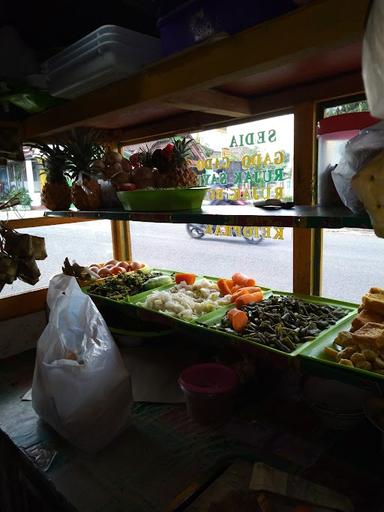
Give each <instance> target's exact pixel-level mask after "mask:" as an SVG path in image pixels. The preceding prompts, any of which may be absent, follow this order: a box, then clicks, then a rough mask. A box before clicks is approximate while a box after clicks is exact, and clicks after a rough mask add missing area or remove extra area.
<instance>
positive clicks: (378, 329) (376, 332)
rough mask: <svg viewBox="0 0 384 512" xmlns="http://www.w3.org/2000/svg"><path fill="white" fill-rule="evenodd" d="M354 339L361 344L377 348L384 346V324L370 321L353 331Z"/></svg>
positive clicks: (365, 346)
mask: <svg viewBox="0 0 384 512" xmlns="http://www.w3.org/2000/svg"><path fill="white" fill-rule="evenodd" d="M352 336H353V340H354V341H355V343H356V344H357V345H359V346H364V348H366V349H368V348H371V349H372V350H375V349H376V350H377V349H380V348H383V347H384V325H383V324H378V323H375V322H368V323H367V324H365V325H364V326H363V327H361V328H360V329H358V330H357V331H355V332H354V333H352Z"/></svg>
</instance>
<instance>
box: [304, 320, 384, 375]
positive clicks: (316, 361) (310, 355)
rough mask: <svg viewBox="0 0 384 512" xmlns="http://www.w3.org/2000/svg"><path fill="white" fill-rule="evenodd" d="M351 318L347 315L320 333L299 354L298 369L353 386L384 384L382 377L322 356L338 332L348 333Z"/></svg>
mask: <svg viewBox="0 0 384 512" xmlns="http://www.w3.org/2000/svg"><path fill="white" fill-rule="evenodd" d="M353 316H354V315H348V317H346V318H345V319H343V320H342V321H341V322H339V323H338V324H337V326H335V327H333V328H332V330H331V331H329V332H328V331H326V332H324V333H322V334H321V335H320V336H318V337H317V338H316V340H315V341H313V342H312V343H311V344H310V345H309V346H308V347H305V348H304V350H302V351H301V353H300V354H299V363H300V367H301V369H302V370H303V371H304V372H305V371H307V372H310V373H312V374H317V375H319V376H321V377H325V378H328V379H332V378H333V379H336V380H343V381H344V382H350V383H353V384H362V383H364V382H372V381H376V382H378V383H381V384H384V375H381V374H380V373H375V372H370V371H368V370H361V369H360V368H352V367H349V366H344V365H342V364H338V363H336V362H335V361H332V359H331V358H330V357H328V356H327V355H325V354H324V349H325V347H331V346H332V344H333V341H334V339H335V338H336V336H337V334H338V333H339V332H341V331H349V329H350V327H351V323H352V320H353Z"/></svg>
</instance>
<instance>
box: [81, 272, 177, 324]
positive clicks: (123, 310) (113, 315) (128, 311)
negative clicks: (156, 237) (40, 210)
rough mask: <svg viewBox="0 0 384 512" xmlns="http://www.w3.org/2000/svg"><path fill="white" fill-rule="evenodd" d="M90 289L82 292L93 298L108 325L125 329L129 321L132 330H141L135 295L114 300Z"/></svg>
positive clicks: (169, 273)
mask: <svg viewBox="0 0 384 512" xmlns="http://www.w3.org/2000/svg"><path fill="white" fill-rule="evenodd" d="M145 270H148V271H157V272H162V273H164V274H167V275H171V274H173V273H174V271H173V270H164V269H156V268H149V267H148V266H146V267H145ZM89 287H90V285H89V286H83V287H82V288H81V290H82V291H83V292H84V293H86V294H87V295H89V296H90V297H91V299H92V300H93V302H94V303H95V304H96V306H97V308H98V309H99V310H100V312H101V314H102V315H103V317H104V319H105V321H106V322H107V324H108V325H115V326H116V327H117V326H118V327H122V328H125V327H126V326H127V323H126V322H127V321H129V324H132V330H135V329H138V330H139V329H140V323H137V314H136V310H135V308H133V307H132V306H131V299H132V298H133V297H135V295H130V296H127V297H126V298H125V299H124V300H114V299H111V298H109V297H104V296H103V295H97V294H96V293H89V292H88V290H89ZM155 289H156V288H153V289H152V291H153V290H155ZM149 291H151V290H149ZM141 293H143V292H140V294H136V295H141ZM144 293H145V292H144ZM134 320H136V324H134V322H133V321H134ZM130 327H131V325H130Z"/></svg>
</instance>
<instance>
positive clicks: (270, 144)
mask: <svg viewBox="0 0 384 512" xmlns="http://www.w3.org/2000/svg"><path fill="white" fill-rule="evenodd" d="M186 136H187V137H188V138H190V139H192V140H193V142H192V143H191V149H192V152H193V156H192V158H191V160H192V166H193V168H194V169H195V172H196V173H197V175H198V178H199V184H200V185H202V186H208V187H210V190H209V192H208V193H207V195H206V197H205V201H204V206H208V205H209V206H219V205H222V204H226V205H230V206H232V207H233V211H234V213H236V210H237V209H238V208H239V207H241V206H246V205H248V206H249V207H252V206H253V204H254V202H255V201H260V200H266V199H270V198H276V199H281V200H283V201H291V200H292V196H293V170H292V162H293V115H286V116H279V117H274V118H269V119H265V120H263V121H253V122H249V123H242V124H238V125H234V126H227V127H224V128H219V129H214V130H207V131H204V132H199V133H194V134H188V135H186ZM169 142H170V140H169V139H166V140H162V141H157V142H155V143H154V142H149V143H148V144H147V145H145V144H143V145H136V146H127V147H125V148H124V154H125V156H126V157H130V156H131V155H133V154H134V153H136V152H137V151H139V150H140V147H141V146H142V147H145V146H148V148H150V149H151V150H155V149H158V148H164V147H165V146H166V145H167V144H168V143H169ZM131 229H132V244H133V255H134V258H135V259H137V260H138V261H142V262H144V263H147V264H149V265H152V266H156V267H159V268H170V269H176V270H183V271H191V272H194V273H197V274H204V275H212V276H230V275H231V274H232V273H234V272H236V271H242V272H247V273H249V274H250V275H252V276H253V277H255V278H256V279H257V281H258V282H259V283H260V284H262V285H264V286H270V287H273V288H275V289H281V290H287V291H291V290H292V233H291V231H292V230H290V229H288V228H275V227H267V228H265V227H246V228H243V227H240V226H231V227H227V226H217V225H207V224H197V225H196V224H188V225H174V224H173V225H172V224H161V225H159V224H146V223H139V222H132V223H131Z"/></svg>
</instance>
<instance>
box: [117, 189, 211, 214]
mask: <svg viewBox="0 0 384 512" xmlns="http://www.w3.org/2000/svg"><path fill="white" fill-rule="evenodd" d="M207 190H209V187H191V188H164V189H159V190H132V191H121V192H117V197H118V198H119V200H120V202H121V204H122V205H123V208H124V210H130V211H137V212H161V211H170V210H172V211H174V210H196V209H200V208H201V205H202V202H203V199H204V197H205V194H206V192H207Z"/></svg>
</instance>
